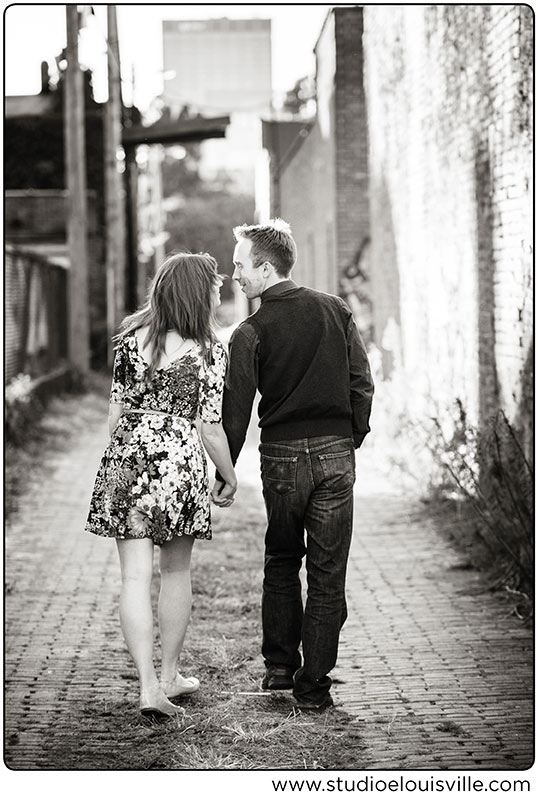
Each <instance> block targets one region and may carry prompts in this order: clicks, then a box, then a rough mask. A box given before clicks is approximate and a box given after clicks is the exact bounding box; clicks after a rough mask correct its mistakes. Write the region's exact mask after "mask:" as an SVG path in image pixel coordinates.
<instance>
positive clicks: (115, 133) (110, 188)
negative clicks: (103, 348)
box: [104, 5, 126, 364]
mask: <svg viewBox="0 0 538 800" xmlns="http://www.w3.org/2000/svg"><path fill="white" fill-rule="evenodd" d="M107 22H108V49H107V54H108V101H107V103H106V105H105V117H104V162H105V181H104V184H105V225H106V236H105V240H106V242H105V244H106V285H107V329H108V342H109V345H108V347H109V349H108V361H109V364H110V363H112V360H113V351H112V342H111V339H112V336H114V334H115V333H117V330H118V326H119V324H120V322H121V320H122V319H123V317H124V316H125V304H126V293H125V264H126V253H125V248H126V231H125V189H124V187H123V180H122V177H123V176H122V175H121V174H120V173H119V171H118V160H117V153H118V149H119V148H120V147H121V131H122V123H121V109H122V102H121V74H120V50H119V42H118V26H117V20H116V6H114V5H109V6H107Z"/></svg>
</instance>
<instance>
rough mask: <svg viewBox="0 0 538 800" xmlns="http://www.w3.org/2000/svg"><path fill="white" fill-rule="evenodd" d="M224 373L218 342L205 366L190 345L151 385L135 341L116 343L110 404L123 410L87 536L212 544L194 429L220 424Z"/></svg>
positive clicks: (204, 473)
mask: <svg viewBox="0 0 538 800" xmlns="http://www.w3.org/2000/svg"><path fill="white" fill-rule="evenodd" d="M225 371H226V351H225V350H224V347H223V346H222V345H221V344H220V343H216V344H213V345H212V348H211V358H210V363H209V364H207V363H206V361H205V359H204V357H203V355H202V350H201V348H200V347H199V346H198V345H196V346H195V347H194V348H193V349H192V350H190V351H188V352H187V353H185V354H184V355H183V356H180V357H179V358H177V359H175V360H174V361H172V362H171V363H170V364H168V365H167V366H166V367H162V368H161V369H158V370H157V371H156V373H155V375H154V377H153V380H150V379H149V377H148V365H147V363H146V362H145V360H144V359H143V358H142V355H141V354H140V352H139V349H138V342H137V339H136V337H135V335H134V334H131V335H129V336H126V337H125V338H124V339H123V340H122V341H121V343H120V345H119V347H118V350H117V352H116V358H115V361H114V370H113V376H112V387H111V391H110V402H111V403H122V404H123V412H122V415H121V417H120V420H119V422H118V424H117V426H116V428H115V429H114V431H113V433H112V436H111V438H110V441H109V443H108V446H107V448H106V450H105V452H104V454H103V457H102V459H101V463H100V465H99V469H98V471H97V477H96V480H95V486H94V489H93V494H92V498H91V501H90V511H89V515H88V521H87V523H86V530H87V531H90V532H91V533H95V534H98V535H100V536H109V537H114V538H117V539H143V538H148V537H149V538H151V539H152V540H153V541H154V542H155V544H159V545H160V544H164V543H165V542H167V541H170V540H171V539H172V538H173V537H174V536H182V535H189V536H194V537H195V538H196V539H211V513H210V505H209V480H208V476H207V464H206V458H205V453H204V450H203V447H202V444H201V441H200V437H199V435H198V429H197V426H196V422H197V420H198V419H200V420H202V421H203V422H210V423H216V422H220V421H221V409H222V392H223V388H224V376H225ZM133 411H136V412H137V413H132V412H133ZM155 411H160V412H164V413H161V414H156V413H151V412H155ZM130 412H131V413H130Z"/></svg>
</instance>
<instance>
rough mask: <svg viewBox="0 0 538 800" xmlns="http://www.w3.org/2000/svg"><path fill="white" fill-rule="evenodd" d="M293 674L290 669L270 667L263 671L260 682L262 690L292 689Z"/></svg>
mask: <svg viewBox="0 0 538 800" xmlns="http://www.w3.org/2000/svg"><path fill="white" fill-rule="evenodd" d="M293 673H294V670H293V669H292V668H291V667H276V666H274V665H271V666H270V667H267V669H266V670H265V678H264V679H263V680H262V689H270V690H277V689H293Z"/></svg>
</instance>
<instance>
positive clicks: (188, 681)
mask: <svg viewBox="0 0 538 800" xmlns="http://www.w3.org/2000/svg"><path fill="white" fill-rule="evenodd" d="M199 688H200V681H199V680H198V678H184V677H183V675H180V673H179V672H178V673H177V675H176V677H175V678H174V680H173V681H161V689H162V690H163V692H164V693H165V695H166V696H167V697H168V699H169V700H174V699H175V698H176V697H181V695H184V694H194V692H197V691H198V689H199Z"/></svg>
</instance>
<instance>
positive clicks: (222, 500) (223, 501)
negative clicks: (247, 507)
mask: <svg viewBox="0 0 538 800" xmlns="http://www.w3.org/2000/svg"><path fill="white" fill-rule="evenodd" d="M236 491H237V484H235V485H232V484H230V483H224V481H215V483H214V485H213V490H212V492H211V499H212V500H213V502H214V503H215V505H216V506H220V507H221V508H228V507H229V506H231V505H232V503H233V501H234V494H235V493H236Z"/></svg>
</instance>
